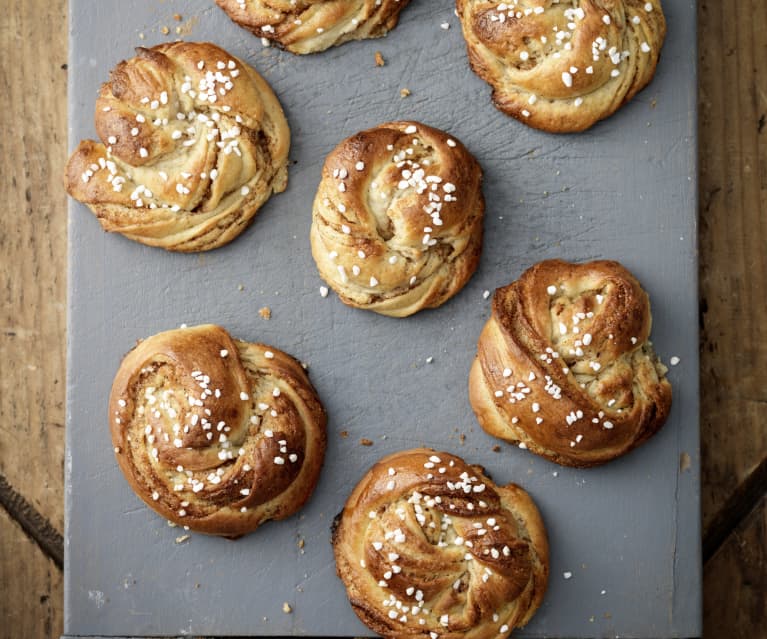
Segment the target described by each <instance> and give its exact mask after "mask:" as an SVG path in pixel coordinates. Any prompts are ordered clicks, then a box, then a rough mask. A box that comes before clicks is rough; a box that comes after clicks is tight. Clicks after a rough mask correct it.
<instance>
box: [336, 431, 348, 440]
mask: <svg viewBox="0 0 767 639" xmlns="http://www.w3.org/2000/svg"><path fill="white" fill-rule="evenodd" d="M338 434H339V435H341V437H342V438H343V439H346V438H347V437H348V436H349V431H348V430H342V431H341V432H340V433H338Z"/></svg>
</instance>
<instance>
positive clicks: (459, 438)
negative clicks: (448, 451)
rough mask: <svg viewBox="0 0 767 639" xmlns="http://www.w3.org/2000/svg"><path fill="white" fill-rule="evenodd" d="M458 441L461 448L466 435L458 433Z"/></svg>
mask: <svg viewBox="0 0 767 639" xmlns="http://www.w3.org/2000/svg"><path fill="white" fill-rule="evenodd" d="M458 441H459V442H461V446H463V444H464V442H465V441H466V435H464V434H463V433H459V435H458Z"/></svg>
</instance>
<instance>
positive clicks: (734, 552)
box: [703, 498, 767, 639]
mask: <svg viewBox="0 0 767 639" xmlns="http://www.w3.org/2000/svg"><path fill="white" fill-rule="evenodd" d="M765 539H767V498H762V500H761V501H760V502H759V504H758V505H757V507H756V508H754V509H753V510H752V511H751V513H750V514H749V515H748V516H747V517H746V518H745V519H744V520H743V522H742V523H741V525H740V526H739V527H738V529H737V530H735V532H734V533H733V534H732V535H730V537H729V539H728V540H727V541H726V542H725V543H724V544H723V545H722V547H721V548H720V549H719V552H718V553H717V554H716V555H714V557H712V559H711V561H709V562H708V564H707V565H706V569H705V572H704V578H705V581H706V589H705V597H704V601H703V610H704V628H705V633H704V637H711V639H719V638H721V637H727V638H728V639H764V637H767V623H765V621H767V620H765V609H767V544H765V543H764V541H765Z"/></svg>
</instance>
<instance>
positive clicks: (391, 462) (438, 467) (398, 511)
mask: <svg viewBox="0 0 767 639" xmlns="http://www.w3.org/2000/svg"><path fill="white" fill-rule="evenodd" d="M333 548H334V551H335V557H336V567H337V570H338V575H339V577H340V578H341V579H342V580H343V582H344V584H345V586H346V590H347V593H348V595H349V600H350V603H351V605H352V607H353V608H354V611H355V613H357V616H358V617H359V618H360V619H361V620H362V622H363V623H365V624H366V625H367V626H368V627H369V628H370V629H371V630H373V631H374V632H376V633H378V634H380V635H382V636H383V637H387V638H392V637H398V638H399V637H423V638H424V639H427V638H428V639H435V638H436V637H443V638H450V639H484V638H490V637H493V638H495V637H504V636H506V635H508V634H509V632H510V631H511V629H513V628H515V627H519V626H524V625H525V624H526V623H527V622H528V621H529V620H530V618H531V617H532V616H533V614H534V613H535V611H536V610H537V609H538V607H539V606H540V604H541V601H542V599H543V595H544V592H545V590H546V584H547V580H548V570H549V568H548V542H547V540H546V531H545V529H544V526H543V522H542V521H541V517H540V514H539V513H538V510H537V508H536V507H535V504H534V503H533V501H532V500H531V499H530V497H529V495H528V494H527V493H526V492H525V491H524V490H522V489H521V488H520V487H518V486H515V485H514V484H509V485H508V486H496V485H495V484H493V482H492V481H491V480H490V479H489V478H488V477H486V476H485V474H484V473H483V471H482V469H481V468H479V467H476V466H470V465H468V464H466V463H465V462H464V461H463V460H462V459H460V458H459V457H455V456H453V455H449V454H447V453H435V452H434V451H432V450H428V449H424V448H419V449H414V450H409V451H403V452H400V453H395V454H393V455H389V456H388V457H385V458H384V459H382V460H381V461H379V462H378V463H377V464H375V466H373V468H371V469H370V471H369V472H368V473H367V474H366V475H365V477H363V479H362V481H360V483H359V484H358V485H357V487H356V488H355V489H354V491H353V492H352V494H351V495H350V497H349V499H348V501H347V502H346V506H345V507H344V510H343V512H342V513H341V514H340V515H339V518H338V519H337V522H336V526H335V529H334V531H333Z"/></svg>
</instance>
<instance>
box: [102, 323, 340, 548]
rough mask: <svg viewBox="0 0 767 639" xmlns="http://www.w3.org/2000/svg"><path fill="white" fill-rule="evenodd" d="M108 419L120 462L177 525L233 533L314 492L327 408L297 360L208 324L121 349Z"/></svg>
mask: <svg viewBox="0 0 767 639" xmlns="http://www.w3.org/2000/svg"><path fill="white" fill-rule="evenodd" d="M109 419H110V428H111V431H112V441H113V443H114V446H115V454H116V456H117V462H118V464H119V465H120V468H121V469H122V471H123V473H124V474H125V477H126V479H127V480H128V483H129V484H130V485H131V488H133V490H134V491H135V492H136V494H137V495H138V496H139V497H141V499H143V500H144V501H145V502H146V503H147V505H149V506H150V507H151V508H153V509H154V510H155V511H157V512H158V513H159V514H160V515H162V516H163V517H165V518H167V519H169V520H170V521H173V522H175V523H177V524H179V525H183V526H189V528H191V529H192V530H196V531H199V532H203V533H208V534H211V535H222V536H224V537H239V536H240V535H244V534H245V533H248V532H250V531H252V530H255V529H256V528H257V527H258V526H259V525H260V524H262V523H263V522H265V521H268V520H270V519H285V518H286V517H288V516H290V515H291V514H293V513H294V512H296V511H297V510H298V509H299V508H301V506H303V504H304V503H305V502H306V500H307V499H308V498H309V496H310V495H311V493H312V491H313V490H314V486H315V484H316V483H317V479H318V477H319V473H320V469H321V467H322V460H323V457H324V455H325V442H326V435H325V424H326V417H325V410H324V409H323V407H322V404H320V400H319V398H318V397H317V394H316V392H315V390H314V388H313V387H312V385H311V383H310V382H309V378H308V377H307V376H306V373H305V372H304V370H303V368H301V365H300V364H299V363H298V362H296V360H294V359H293V358H292V357H290V356H289V355H286V354H285V353H283V352H282V351H279V350H277V349H276V348H273V347H271V346H265V345H263V344H251V343H248V342H242V341H240V340H235V339H232V337H231V336H230V335H229V334H228V333H227V332H226V331H225V330H224V329H223V328H221V327H220V326H214V325H212V324H207V325H202V326H196V327H193V328H182V329H177V330H172V331H167V332H164V333H159V334H157V335H154V336H152V337H149V338H147V339H145V340H144V341H142V342H140V343H139V344H138V346H136V348H134V349H133V350H132V351H131V352H130V353H128V354H127V355H126V356H125V359H124V360H123V362H122V364H121V365H120V368H119V370H118V371H117V375H116V377H115V380H114V384H113V386H112V394H111V396H110V398H109Z"/></svg>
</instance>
